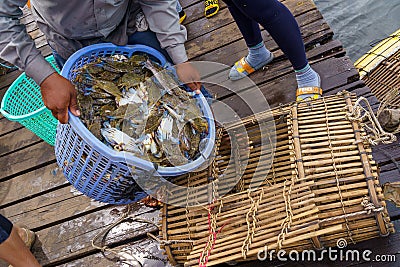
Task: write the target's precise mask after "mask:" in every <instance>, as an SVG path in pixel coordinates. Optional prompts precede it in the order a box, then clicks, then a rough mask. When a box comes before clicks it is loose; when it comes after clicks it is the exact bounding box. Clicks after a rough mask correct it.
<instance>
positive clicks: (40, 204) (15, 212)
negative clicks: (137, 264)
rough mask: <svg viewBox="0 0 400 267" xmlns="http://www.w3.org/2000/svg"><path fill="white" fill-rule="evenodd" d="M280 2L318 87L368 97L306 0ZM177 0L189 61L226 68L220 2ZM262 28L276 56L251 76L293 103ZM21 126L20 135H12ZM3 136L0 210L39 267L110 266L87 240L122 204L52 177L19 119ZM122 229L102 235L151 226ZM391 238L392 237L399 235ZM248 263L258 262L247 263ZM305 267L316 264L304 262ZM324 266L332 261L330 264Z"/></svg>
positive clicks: (275, 100) (126, 239) (120, 235)
mask: <svg viewBox="0 0 400 267" xmlns="http://www.w3.org/2000/svg"><path fill="white" fill-rule="evenodd" d="M283 2H285V4H287V6H288V7H289V9H290V10H291V11H292V12H293V13H294V14H295V16H296V20H297V21H298V23H299V25H300V26H301V32H302V36H303V39H304V42H305V46H306V50H307V57H308V58H309V60H310V63H312V65H313V67H315V69H316V70H317V71H318V72H319V73H322V74H323V77H322V79H323V86H324V89H326V91H325V93H326V94H334V93H336V92H337V91H339V90H341V89H343V88H345V89H347V90H349V91H353V92H357V93H358V94H359V95H364V96H366V97H368V99H370V100H371V101H375V100H374V99H373V95H371V94H370V92H369V88H366V87H365V85H364V84H363V83H362V82H360V81H359V80H358V77H357V75H356V74H355V72H354V67H352V64H351V61H350V60H349V59H348V58H346V57H343V55H344V53H345V51H344V50H343V47H342V45H341V43H340V42H339V41H338V40H332V36H333V31H332V30H331V29H330V27H329V25H327V24H326V22H325V21H324V20H323V18H322V16H321V14H320V12H319V11H318V10H317V9H316V7H315V5H314V3H313V2H312V1H310V0H308V1H290V0H287V1H283ZM181 3H182V5H183V6H184V7H188V8H185V11H186V12H187V14H188V18H187V19H186V21H185V22H184V24H185V25H186V26H187V29H188V40H189V41H188V42H187V44H186V46H187V48H188V54H189V57H190V59H192V60H193V59H194V60H211V61H216V62H221V63H224V64H226V65H227V68H229V66H230V65H232V64H233V63H234V62H235V61H236V60H237V59H238V58H240V57H241V56H244V55H245V54H246V52H247V48H246V45H245V43H244V41H243V39H242V37H241V34H240V32H239V31H238V29H237V27H236V24H235V23H234V22H233V19H232V18H231V17H230V14H229V12H228V10H227V8H226V6H225V4H224V3H223V2H222V1H220V5H221V10H220V12H219V13H218V14H217V15H216V16H214V17H212V18H209V19H207V18H204V15H203V12H204V1H189V0H181ZM24 9H25V12H26V13H25V14H24V16H23V18H22V19H21V21H23V22H24V23H26V24H28V26H27V29H28V31H29V33H30V35H31V36H32V37H33V38H34V39H35V43H36V45H37V46H38V47H39V48H40V50H41V51H42V53H43V54H45V55H48V54H50V53H51V50H50V48H49V46H48V45H47V44H46V40H45V38H44V36H43V34H41V33H40V31H39V30H38V29H37V27H36V25H35V23H34V22H33V21H32V16H31V15H30V14H29V13H30V11H29V10H26V8H24ZM262 34H263V37H264V40H265V43H266V45H267V47H268V48H269V49H270V50H272V51H273V52H274V55H275V59H274V62H273V63H272V64H270V65H269V66H268V67H267V68H266V69H265V70H261V71H258V72H256V73H255V74H253V75H251V76H250V77H251V79H252V80H253V81H255V82H256V83H257V84H258V85H259V87H260V90H261V91H262V93H263V94H264V95H266V97H267V99H269V100H268V101H269V103H270V104H271V105H272V106H274V105H277V104H279V103H287V102H289V101H292V100H294V88H295V86H296V83H295V80H294V74H293V70H292V68H291V65H290V63H289V62H288V61H287V59H286V58H285V57H284V56H283V54H282V52H281V51H280V50H279V49H278V47H277V45H276V44H275V42H274V41H273V40H272V39H271V37H270V36H269V35H268V34H267V32H266V31H262ZM221 36H224V39H225V37H227V38H226V39H227V40H221ZM332 66H333V67H334V68H332ZM19 74H20V72H18V71H13V72H10V73H8V74H7V75H6V78H4V77H3V76H2V77H0V88H1V90H0V98H2V96H3V95H4V92H5V90H6V89H7V88H8V86H9V85H10V84H11V82H12V80H13V79H15V78H16V77H17V76H18V75H19ZM225 80H226V77H225ZM211 89H212V90H211V91H214V89H218V88H216V87H215V88H214V87H211ZM221 92H222V93H221V94H218V96H219V97H220V99H222V100H223V101H224V102H227V103H228V102H229V104H230V105H231V106H232V107H234V108H236V109H237V111H238V112H239V114H241V115H242V116H244V115H246V110H245V109H244V108H242V106H241V105H240V104H238V98H237V96H234V95H233V94H232V93H231V92H225V91H221ZM288 92H290V93H289V94H288ZM217 93H218V90H217ZM247 93H251V89H250V90H248V91H246V94H247ZM256 100H258V99H256ZM24 130H25V131H24ZM22 132H23V133H24V134H23V135H21V136H20V135H18V133H22ZM24 136H25V137H24ZM29 136H30V137H29ZM27 140H30V141H27ZM3 141H9V142H10V144H6V145H5V146H4V147H1V146H0V157H1V155H7V156H6V157H4V156H3V158H8V157H9V158H10V159H7V160H6V161H5V162H2V163H0V164H2V165H0V167H1V168H2V170H3V169H4V170H6V171H5V172H4V173H3V174H2V175H0V181H2V182H1V187H0V188H1V190H3V191H7V192H10V193H9V194H6V195H4V196H3V195H2V197H3V199H2V201H1V202H0V208H3V210H4V211H5V212H6V215H10V216H11V218H12V220H15V221H18V222H23V223H26V222H27V223H29V224H30V225H32V227H34V229H36V230H38V234H39V241H38V242H37V244H35V247H34V253H35V255H36V256H37V257H38V258H39V260H40V262H41V263H42V264H44V266H113V265H115V264H117V263H114V264H113V263H112V262H110V261H108V260H107V259H106V258H104V256H103V255H102V254H101V252H99V251H98V250H96V249H94V248H92V247H91V245H90V240H91V239H92V238H93V237H94V236H95V234H97V233H98V232H99V231H100V229H101V228H103V227H105V226H106V225H110V224H111V223H112V222H114V221H116V220H117V217H116V216H114V215H112V214H113V212H112V211H113V210H114V209H115V208H117V209H119V210H121V209H123V208H124V207H123V206H117V207H114V206H110V205H106V204H100V205H99V206H95V205H94V206H93V203H94V202H93V201H91V200H90V199H88V198H87V197H85V196H83V195H80V193H77V192H75V193H74V192H73V190H72V187H71V186H70V185H69V184H68V182H67V181H66V180H65V178H64V177H63V176H62V174H61V173H60V172H58V173H57V175H56V177H54V175H53V174H52V171H53V170H54V169H55V168H56V164H55V163H54V151H52V149H50V148H49V146H48V147H46V144H45V143H44V142H40V143H36V142H38V140H37V139H35V138H34V137H32V135H30V134H29V133H27V132H26V129H23V130H22V127H21V126H20V125H19V124H18V123H12V122H9V121H7V120H5V119H4V118H0V143H3ZM393 153H397V152H393ZM396 155H400V154H396ZM378 159H381V163H382V164H383V165H382V166H383V167H384V168H385V169H384V172H383V173H382V177H383V178H382V181H386V179H388V178H389V177H392V176H393V175H396V171H398V170H397V169H396V165H395V164H394V163H393V162H392V160H388V159H387V158H386V159H385V157H384V156H382V155H380V156H378ZM397 177H398V176H397ZM30 179H32V180H35V181H39V180H40V181H41V183H42V184H40V183H39V182H36V183H35V184H34V185H32V186H31V187H27V186H25V187H24V185H26V184H27V183H29V181H30ZM382 181H381V182H382ZM1 190H0V192H2V191H1ZM71 190H72V192H71ZM41 191H43V193H41ZM11 192H12V193H11ZM96 203H97V202H96ZM28 206H29V207H28ZM135 212H136V213H135V214H140V213H141V212H144V213H148V214H147V215H148V216H149V217H148V218H157V216H158V211H155V212H149V210H148V208H146V209H145V210H144V208H139V209H138V210H136V211H135ZM390 212H391V211H390ZM392 214H394V215H393V216H394V217H396V216H399V214H398V213H392V212H391V215H392ZM147 215H146V216H147ZM128 228H129V229H127V228H119V230H118V231H115V232H112V233H111V235H110V236H109V239H107V240H108V241H109V244H110V246H111V247H117V248H123V247H140V246H141V244H143V243H145V242H146V241H147V239H143V238H144V237H145V235H146V232H148V231H154V230H155V228H154V227H149V226H143V225H137V224H132V225H131V226H130V227H128ZM126 231H128V233H126ZM382 240H387V239H382ZM373 241H375V240H373ZM391 242H394V243H396V242H397V243H398V240H394V241H393V240H392V241H391ZM392 247H393V246H392ZM250 264H251V266H257V265H255V263H254V262H252V263H250ZM278 265H279V266H283V265H282V263H278V264H277V265H271V266H278ZM238 266H245V265H243V264H239V265H238ZM246 266H250V265H246ZM260 266H264V265H260ZM286 266H297V265H293V264H292V265H286ZM299 266H303V265H299ZM310 266H313V267H317V266H314V265H311V264H310ZM321 266H322V265H321ZM324 266H326V265H324ZM331 266H338V265H337V264H331ZM388 266H389V265H388ZM157 267H158V266H157Z"/></svg>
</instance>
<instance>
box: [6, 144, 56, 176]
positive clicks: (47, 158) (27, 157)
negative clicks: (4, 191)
mask: <svg viewBox="0 0 400 267" xmlns="http://www.w3.org/2000/svg"><path fill="white" fill-rule="evenodd" d="M54 162H55V155H54V148H53V147H52V146H50V145H49V144H47V143H45V142H40V143H38V144H35V145H33V146H30V147H27V148H25V149H22V150H19V151H16V152H14V153H13V154H12V155H10V156H7V157H3V158H2V160H0V169H1V170H2V172H1V174H0V181H1V180H3V179H5V178H12V177H15V176H18V175H20V174H23V173H25V172H27V171H31V170H34V169H38V168H40V167H41V166H45V165H47V164H51V163H54Z"/></svg>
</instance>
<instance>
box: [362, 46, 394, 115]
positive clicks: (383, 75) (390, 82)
mask: <svg viewBox="0 0 400 267" xmlns="http://www.w3.org/2000/svg"><path fill="white" fill-rule="evenodd" d="M399 74H400V49H399V50H398V51H397V52H396V53H394V54H393V55H391V56H389V57H387V58H385V59H384V60H383V61H382V62H381V63H380V64H379V65H378V66H377V67H376V68H375V69H373V70H372V71H371V72H370V73H368V74H367V75H365V76H364V77H363V81H364V82H365V84H366V85H367V86H368V87H369V88H371V91H372V93H373V94H374V95H375V96H376V98H378V100H379V102H386V99H387V97H388V92H391V91H394V90H396V89H397V90H396V96H395V97H394V98H393V99H392V100H391V101H390V105H389V106H390V107H392V108H399V107H400V97H399V90H400V76H399Z"/></svg>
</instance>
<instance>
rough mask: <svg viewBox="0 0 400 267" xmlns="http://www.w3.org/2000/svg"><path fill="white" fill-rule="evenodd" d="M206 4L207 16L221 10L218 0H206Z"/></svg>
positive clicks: (205, 13) (205, 11) (205, 12)
mask: <svg viewBox="0 0 400 267" xmlns="http://www.w3.org/2000/svg"><path fill="white" fill-rule="evenodd" d="M204 6H205V7H204V15H205V16H206V18H209V17H212V16H214V15H215V14H217V13H218V11H219V4H218V0H205V1H204Z"/></svg>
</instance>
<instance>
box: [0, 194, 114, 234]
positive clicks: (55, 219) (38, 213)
mask: <svg viewBox="0 0 400 267" xmlns="http://www.w3.org/2000/svg"><path fill="white" fill-rule="evenodd" d="M106 205H107V204H105V203H100V202H97V201H94V200H91V199H90V198H88V197H86V196H84V195H82V193H80V192H78V191H77V190H75V189H73V188H72V186H67V187H62V188H60V189H57V190H54V191H50V192H48V193H45V194H41V195H39V196H36V197H33V198H30V199H28V200H26V201H22V202H18V203H16V204H14V205H12V206H8V207H5V208H3V209H2V214H3V215H4V216H6V217H7V218H9V219H10V220H12V221H15V222H21V223H24V224H26V225H29V227H31V228H32V229H42V228H45V227H48V226H50V225H53V224H57V223H60V222H63V221H66V220H69V219H70V218H73V217H75V218H76V217H79V216H81V215H83V214H86V213H89V212H90V211H95V210H99V208H101V207H104V206H106Z"/></svg>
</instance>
